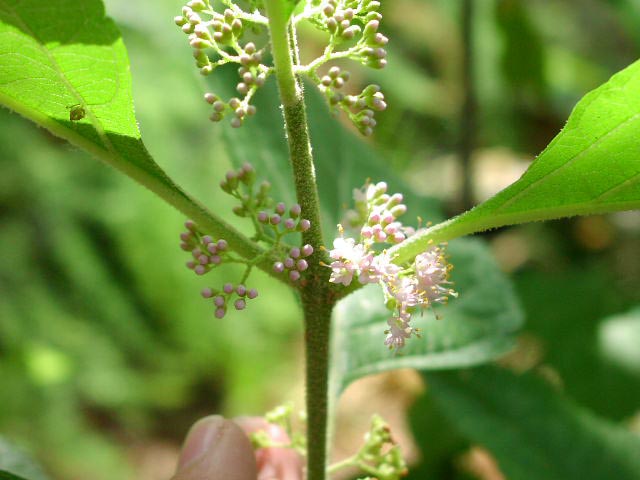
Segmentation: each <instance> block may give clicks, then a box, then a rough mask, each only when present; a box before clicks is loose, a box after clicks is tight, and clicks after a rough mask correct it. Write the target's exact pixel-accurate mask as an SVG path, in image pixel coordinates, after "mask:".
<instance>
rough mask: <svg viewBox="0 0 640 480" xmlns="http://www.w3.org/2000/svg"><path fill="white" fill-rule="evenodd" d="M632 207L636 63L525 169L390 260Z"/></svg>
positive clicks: (637, 135)
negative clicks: (499, 231) (479, 236)
mask: <svg viewBox="0 0 640 480" xmlns="http://www.w3.org/2000/svg"><path fill="white" fill-rule="evenodd" d="M637 208H640V62H635V63H633V64H632V65H630V66H629V67H627V68H626V69H624V70H622V71H621V72H619V73H617V74H616V75H614V76H613V77H612V78H611V79H610V80H609V81H608V82H607V83H605V84H604V85H602V86H601V87H599V88H597V89H596V90H594V91H592V92H590V93H589V94H587V95H586V96H585V97H584V98H583V99H582V100H581V101H580V102H579V103H578V105H577V106H576V107H575V109H574V111H573V112H572V114H571V116H570V117H569V120H568V122H567V125H566V126H565V128H564V129H563V130H562V131H561V132H560V133H559V134H558V136H556V138H555V139H554V140H553V141H552V142H551V143H550V144H549V146H548V147H547V148H546V149H545V150H544V151H543V152H542V153H541V154H540V156H539V157H538V158H537V159H536V160H535V162H533V164H532V165H531V166H530V167H529V169H528V170H527V171H526V172H525V174H524V175H523V176H522V178H520V180H518V181H517V182H515V183H513V184H512V185H510V186H509V187H507V188H506V189H505V190H503V191H502V192H500V193H498V194H497V195H496V196H495V197H493V198H491V199H489V200H488V201H486V202H484V203H482V204H481V205H479V206H477V207H475V208H473V209H472V210H470V211H468V212H466V213H464V214H462V215H460V216H458V217H456V218H453V219H452V220H449V221H447V222H444V223H441V224H439V225H436V226H434V227H432V228H431V229H429V230H426V231H425V232H423V233H421V234H419V235H416V236H414V237H413V238H412V239H411V241H409V242H405V243H404V244H403V245H401V246H399V247H396V248H395V249H394V251H395V252H396V253H398V261H399V262H402V261H405V260H408V259H410V258H412V257H414V256H415V255H417V254H418V253H419V252H420V251H421V250H423V249H424V248H425V246H426V245H427V244H428V242H429V241H430V240H431V241H435V242H440V241H445V240H449V239H452V238H456V237H459V236H463V235H469V234H471V233H474V232H480V231H483V230H488V229H490V228H496V227H501V226H504V225H511V224H517V223H523V222H532V221H539V220H550V219H554V218H561V217H569V216H574V215H588V214H595V213H606V212H614V211H620V210H633V209H637Z"/></svg>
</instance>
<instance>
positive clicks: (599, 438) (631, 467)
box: [425, 367, 640, 480]
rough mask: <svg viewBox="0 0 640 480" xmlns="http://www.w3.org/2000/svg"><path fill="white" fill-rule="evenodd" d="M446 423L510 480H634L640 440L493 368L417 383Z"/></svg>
mask: <svg viewBox="0 0 640 480" xmlns="http://www.w3.org/2000/svg"><path fill="white" fill-rule="evenodd" d="M425 377H426V380H427V382H428V384H429V387H430V392H431V393H432V395H433V396H434V397H435V399H436V401H437V403H438V404H439V405H440V407H441V409H442V411H443V412H445V414H446V415H447V417H448V418H449V420H450V421H451V422H452V423H453V424H454V425H455V426H456V427H457V428H458V429H459V430H460V431H461V432H462V433H464V434H465V435H467V436H468V437H469V438H470V439H471V440H472V441H474V442H477V443H480V444H481V445H484V446H485V447H487V448H488V449H489V450H490V451H491V453H492V454H493V455H494V456H495V457H496V459H497V460H498V463H499V465H500V468H501V469H502V471H503V473H504V474H505V475H506V477H507V478H509V479H513V480H528V479H531V480H539V479H541V478H544V479H545V480H574V479H575V480H600V479H601V480H609V479H611V478H615V479H616V480H638V479H639V478H640V438H638V437H637V436H635V435H633V434H631V433H630V432H627V431H624V430H622V429H621V428H617V427H615V426H614V425H613V424H611V423H609V422H606V421H604V420H602V419H600V418H597V417H595V416H593V415H592V414H590V413H589V412H587V411H585V410H582V409H581V408H579V407H578V406H576V405H574V404H573V403H572V402H570V401H568V400H567V399H565V398H563V397H562V395H558V394H557V393H556V392H554V391H553V390H552V389H551V388H550V387H549V386H548V385H545V384H544V383H543V382H542V380H541V379H538V378H535V377H534V376H532V375H524V376H517V375H515V374H513V373H510V372H508V371H506V370H501V369H498V368H495V367H482V368H478V369H473V370H469V371H458V372H437V373H435V372H434V373H428V374H426V375H425Z"/></svg>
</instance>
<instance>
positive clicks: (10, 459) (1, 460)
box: [0, 437, 47, 480]
mask: <svg viewBox="0 0 640 480" xmlns="http://www.w3.org/2000/svg"><path fill="white" fill-rule="evenodd" d="M10 472H13V473H10ZM18 475H22V476H24V477H27V478H29V479H30V480H47V476H46V475H45V474H44V472H43V471H42V469H41V468H40V466H39V465H38V464H37V463H36V462H35V461H34V460H33V459H32V458H30V457H29V456H28V455H27V454H26V453H24V452H23V451H22V450H21V449H18V448H17V447H16V446H14V445H13V444H11V443H9V442H8V441H7V440H5V439H4V438H3V437H0V480H24V479H23V478H22V477H21V476H20V477H19V476H18Z"/></svg>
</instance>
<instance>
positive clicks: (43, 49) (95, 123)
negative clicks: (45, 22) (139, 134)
mask: <svg viewBox="0 0 640 480" xmlns="http://www.w3.org/2000/svg"><path fill="white" fill-rule="evenodd" d="M0 1H1V0H0ZM2 3H3V4H4V5H5V7H6V8H7V11H8V12H11V16H12V17H13V19H14V20H15V21H16V23H18V24H19V25H20V27H21V28H22V29H23V30H24V31H25V33H27V35H29V36H30V37H31V38H33V39H34V40H35V44H36V45H37V46H38V48H39V49H40V50H41V52H42V53H44V55H45V56H46V57H47V59H48V60H49V62H50V64H51V66H50V68H51V69H52V70H53V71H54V72H55V73H56V74H57V75H58V77H59V79H60V81H61V82H62V83H63V85H64V86H65V87H66V88H67V90H68V91H69V92H70V93H71V95H72V96H73V97H74V98H75V99H76V100H78V104H79V105H81V106H82V108H84V110H85V112H86V114H87V118H88V119H89V120H90V122H91V125H92V126H93V128H94V129H95V130H96V132H97V133H98V136H99V137H100V140H101V141H102V143H103V147H104V150H106V151H108V152H109V153H110V154H112V155H114V156H119V155H118V153H117V151H116V149H115V147H114V146H113V144H112V143H111V141H110V140H109V138H108V137H107V135H106V133H105V130H104V128H103V126H102V123H101V122H100V120H98V118H97V117H96V116H95V115H94V114H93V111H92V110H91V108H89V105H88V104H87V102H86V101H85V100H84V98H83V97H82V95H81V94H80V93H79V92H78V91H77V90H76V89H75V87H74V86H73V85H72V84H71V82H69V80H68V79H67V77H66V76H65V75H64V73H63V72H62V69H61V68H60V66H59V65H58V62H57V61H56V59H55V58H54V57H53V55H52V54H51V51H50V50H49V49H48V48H47V47H46V46H45V45H44V43H43V42H42V41H41V40H40V38H39V37H38V36H37V35H36V34H35V33H34V32H33V31H32V30H31V29H30V28H29V26H28V25H27V24H26V23H25V22H24V21H23V20H22V17H20V15H19V14H18V13H17V12H16V11H15V9H13V8H12V7H11V6H9V5H7V4H6V3H5V2H2ZM118 79H119V77H118ZM119 88H120V83H119V82H118V85H116V91H117V90H118V89H119ZM67 130H69V129H68V128H67ZM81 136H82V135H81Z"/></svg>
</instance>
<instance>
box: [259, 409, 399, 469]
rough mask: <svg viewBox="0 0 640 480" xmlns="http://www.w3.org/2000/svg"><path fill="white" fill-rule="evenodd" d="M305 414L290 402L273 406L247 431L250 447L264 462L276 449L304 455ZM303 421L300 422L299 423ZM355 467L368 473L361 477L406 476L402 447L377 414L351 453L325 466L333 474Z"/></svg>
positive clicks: (272, 455) (305, 452)
mask: <svg viewBox="0 0 640 480" xmlns="http://www.w3.org/2000/svg"><path fill="white" fill-rule="evenodd" d="M304 422H306V415H305V414H303V413H301V414H300V415H299V416H298V418H295V416H294V410H293V406H292V405H291V404H288V405H282V406H279V407H276V408H275V409H274V410H272V411H271V412H269V413H267V414H266V415H265V422H264V427H263V428H262V429H259V430H257V431H255V432H253V433H252V434H251V435H250V438H251V442H252V444H253V447H254V448H255V449H256V450H260V459H261V463H262V464H263V465H266V464H268V463H269V462H270V461H274V462H275V461H277V458H276V456H277V452H278V450H280V451H282V449H290V450H294V451H296V452H297V453H298V454H299V455H300V457H305V456H306V455H307V442H306V435H305V433H304V431H303V428H301V427H303V426H304ZM300 423H303V425H300ZM347 468H348V469H351V470H353V469H358V470H360V471H362V472H364V473H365V474H366V475H367V477H364V478H361V479H360V480H375V479H380V480H400V479H401V478H403V477H405V476H407V474H408V473H409V472H408V470H407V464H406V462H405V461H404V459H403V456H402V451H401V450H400V447H399V445H398V444H397V443H396V441H395V440H394V438H393V435H392V434H391V429H390V427H389V424H387V422H385V421H384V419H382V417H380V416H379V415H374V416H373V418H372V419H371V424H370V427H369V430H368V431H367V432H366V434H365V435H364V442H363V444H362V446H361V447H360V448H359V450H358V451H357V452H356V453H355V454H353V455H352V456H350V457H348V458H346V459H344V460H341V461H340V462H338V463H335V464H333V465H331V466H329V467H328V469H327V471H328V473H330V474H334V473H336V472H338V471H340V470H343V469H347Z"/></svg>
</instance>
